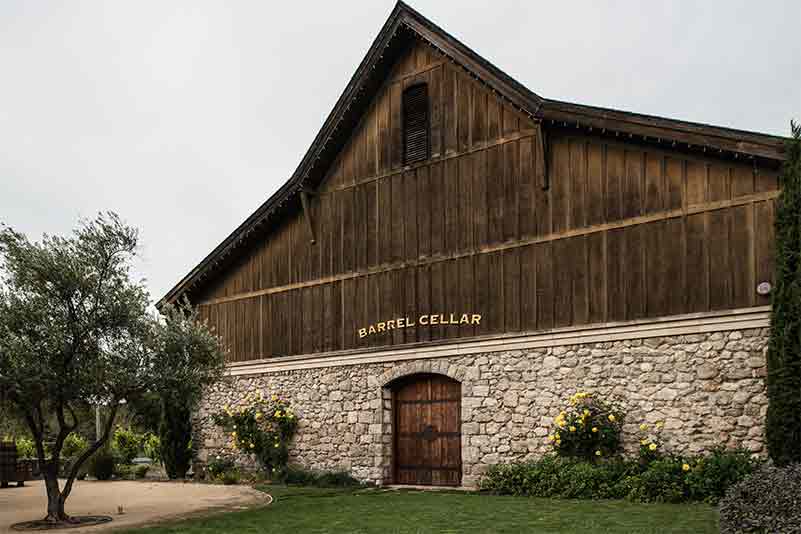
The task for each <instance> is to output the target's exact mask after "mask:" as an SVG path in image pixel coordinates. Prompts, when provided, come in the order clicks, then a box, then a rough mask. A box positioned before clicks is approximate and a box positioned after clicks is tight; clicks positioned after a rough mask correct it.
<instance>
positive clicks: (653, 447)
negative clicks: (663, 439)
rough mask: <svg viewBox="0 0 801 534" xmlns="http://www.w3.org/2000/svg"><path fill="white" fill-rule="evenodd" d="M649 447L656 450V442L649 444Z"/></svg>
mask: <svg viewBox="0 0 801 534" xmlns="http://www.w3.org/2000/svg"><path fill="white" fill-rule="evenodd" d="M648 448H649V449H650V450H652V451H655V450H656V443H651V444H650V445H648Z"/></svg>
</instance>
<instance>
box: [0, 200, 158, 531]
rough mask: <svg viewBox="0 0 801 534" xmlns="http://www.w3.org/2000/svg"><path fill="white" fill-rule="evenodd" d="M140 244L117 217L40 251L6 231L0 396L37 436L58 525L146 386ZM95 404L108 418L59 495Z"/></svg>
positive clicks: (0, 235) (42, 245)
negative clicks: (73, 438) (82, 424)
mask: <svg viewBox="0 0 801 534" xmlns="http://www.w3.org/2000/svg"><path fill="white" fill-rule="evenodd" d="M137 243H138V232H137V231H136V229H134V228H131V227H129V226H126V225H125V224H123V223H122V222H121V221H120V219H119V218H118V217H117V216H116V215H114V214H105V215H100V216H98V217H97V218H96V219H94V220H92V221H86V222H83V223H82V224H80V225H79V226H78V228H77V229H75V230H74V231H73V233H72V234H71V235H69V236H66V237H61V236H49V235H45V236H44V237H43V239H42V240H41V241H40V242H35V243H34V242H31V241H29V240H28V238H27V237H25V236H24V235H23V234H21V233H19V232H16V231H14V230H13V229H11V228H9V227H6V226H3V227H2V228H0V259H1V260H2V263H0V277H1V278H2V286H1V287H0V389H2V390H5V392H6V395H7V398H8V400H9V401H10V403H11V405H12V406H13V409H14V410H15V412H16V413H17V414H18V416H19V417H21V418H22V419H23V420H24V421H25V423H26V424H27V426H28V430H29V432H30V433H31V435H32V436H33V439H34V442H35V444H36V451H37V456H38V459H39V461H40V463H41V465H42V468H43V469H42V472H43V476H44V480H45V486H46V488H47V495H48V508H47V517H46V519H47V520H49V521H52V522H62V521H68V520H69V517H68V516H67V515H66V513H65V512H64V502H65V501H66V499H67V497H68V496H69V494H70V492H71V490H72V485H73V482H74V480H75V477H76V475H77V474H78V470H79V469H80V466H81V465H82V464H83V463H84V462H85V461H86V460H87V459H88V458H89V457H90V456H91V455H92V454H93V453H94V452H95V451H97V450H98V449H99V448H100V447H101V446H102V445H103V444H104V443H105V442H106V441H107V440H108V437H109V434H110V432H111V423H112V422H113V419H114V414H115V413H116V410H117V407H118V406H119V403H120V402H121V401H122V400H124V399H126V398H127V397H130V396H132V395H135V394H136V393H137V392H138V391H140V390H141V389H142V386H143V384H146V383H147V382H148V375H149V372H148V367H149V365H148V361H147V353H146V351H145V350H143V347H144V345H143V343H142V341H143V340H144V339H145V338H146V336H147V332H148V320H147V317H148V316H147V313H146V309H147V306H148V297H147V292H146V290H145V288H144V286H143V285H142V284H141V283H138V282H134V281H133V280H132V279H131V276H130V265H131V260H132V259H133V258H134V257H135V254H136V247H137ZM90 402H102V403H105V404H106V405H108V406H109V409H110V411H111V417H110V418H109V420H108V422H107V424H106V426H105V429H103V432H102V436H101V438H100V439H99V440H97V441H95V442H94V443H92V444H91V445H90V446H89V447H88V448H87V450H86V451H85V452H84V453H83V454H82V455H81V456H80V457H79V458H78V459H77V460H76V461H75V463H74V464H73V466H72V468H71V470H70V473H69V474H68V476H67V480H66V482H65V483H64V486H63V488H60V487H59V480H58V473H59V466H60V459H61V454H62V448H63V447H64V443H65V440H66V439H67V436H68V435H69V434H70V432H72V431H74V430H75V429H76V428H77V427H78V425H79V415H78V414H79V413H81V412H82V410H81V409H80V408H85V407H86V406H87V404H89V403H90ZM48 437H52V438H54V444H53V446H52V449H51V451H50V453H49V454H46V452H45V447H44V443H45V440H46V439H47V438H48Z"/></svg>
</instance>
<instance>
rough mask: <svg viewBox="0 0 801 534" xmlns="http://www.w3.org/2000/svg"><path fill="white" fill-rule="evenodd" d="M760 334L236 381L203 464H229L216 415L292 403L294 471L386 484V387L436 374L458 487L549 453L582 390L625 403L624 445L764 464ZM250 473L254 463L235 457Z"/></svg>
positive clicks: (220, 396) (206, 417)
mask: <svg viewBox="0 0 801 534" xmlns="http://www.w3.org/2000/svg"><path fill="white" fill-rule="evenodd" d="M767 344H768V330H767V329H753V330H735V331H725V332H714V333H706V334H698V335H683V336H675V337H660V338H647V339H635V340H628V341H616V342H609V343H588V344H583V345H572V346H555V347H550V348H543V349H531V350H526V351H511V352H510V351H506V352H492V353H484V354H471V355H467V356H455V357H446V358H438V359H425V360H410V361H403V362H397V363H375V364H360V365H349V366H341V367H326V368H316V369H303V370H293V371H280V372H276V373H267V374H260V375H250V376H238V377H232V378H229V379H228V380H227V381H226V382H223V383H220V384H218V385H216V386H214V387H212V388H211V389H210V390H209V391H208V392H207V394H206V396H205V398H204V401H203V403H202V405H201V406H200V408H199V410H198V412H197V414H196V420H195V431H196V436H195V441H194V442H195V443H197V444H198V449H199V450H198V455H199V460H200V461H206V460H207V459H208V458H210V457H213V456H216V455H218V454H224V455H226V456H230V455H231V454H232V450H231V449H230V447H229V445H230V443H229V440H228V439H227V438H226V436H224V434H223V432H222V431H221V429H220V428H219V427H217V426H216V425H215V424H214V423H213V421H212V418H211V415H212V414H213V413H215V412H218V411H220V410H222V409H223V407H224V406H225V405H229V406H231V407H236V406H238V405H240V404H242V403H244V402H245V398H246V397H247V396H248V395H249V394H251V393H257V392H259V391H261V392H263V393H264V394H265V395H272V394H276V395H279V396H280V397H282V398H285V399H288V400H289V401H290V402H291V404H292V405H293V406H294V409H295V412H296V414H297V415H298V417H299V428H298V433H297V435H296V437H295V439H294V441H293V444H292V448H291V462H292V463H295V464H298V465H302V466H304V467H306V468H311V469H318V470H340V469H344V470H347V471H350V472H351V474H353V476H355V477H357V478H359V479H361V480H364V481H366V482H369V483H374V484H382V483H386V482H389V481H390V473H391V466H392V458H391V455H392V424H391V421H392V417H391V408H392V405H391V393H390V390H389V388H388V385H389V384H390V382H391V381H392V380H394V379H396V378H399V377H402V376H406V375H412V374H415V373H439V374H443V375H447V376H449V377H451V378H454V379H456V380H458V381H460V382H461V384H462V414H461V417H462V429H461V430H462V471H463V472H462V483H463V484H464V485H466V486H472V485H475V484H476V483H477V482H478V480H479V479H480V477H481V474H482V473H483V472H484V470H485V469H486V468H487V467H488V466H490V465H492V464H497V463H499V462H509V461H514V460H523V459H528V458H534V457H538V456H541V455H543V454H545V453H546V452H548V450H549V444H548V441H547V436H548V434H549V431H550V429H551V428H552V424H553V418H554V417H555V416H556V415H557V414H558V413H559V411H560V410H561V409H562V407H563V406H564V404H565V402H566V399H567V398H568V397H569V396H570V395H572V394H573V393H575V392H577V391H589V392H592V393H594V394H597V395H600V396H603V397H611V396H615V397H617V398H619V399H621V400H622V401H623V402H624V404H625V406H626V409H627V419H626V425H625V428H624V442H625V446H626V449H627V450H628V451H633V450H635V449H636V447H637V445H638V442H637V430H638V425H639V424H640V423H642V422H647V423H655V422H657V421H664V423H665V428H664V431H663V439H664V441H665V443H666V446H667V447H668V448H669V449H671V450H673V451H675V452H679V453H692V454H695V453H701V452H704V451H708V450H709V449H711V448H712V447H714V446H716V445H723V446H726V447H737V446H743V447H746V448H748V449H749V450H751V451H753V452H754V453H756V454H764V452H765V448H764V447H765V446H764V441H765V438H764V424H763V421H764V415H765V412H766V410H767V397H766V395H765V384H764V377H765V372H766V369H765V355H766V350H767ZM237 459H238V461H239V462H240V463H241V464H243V465H245V466H252V465H253V458H250V457H246V456H241V455H240V456H238V458H237Z"/></svg>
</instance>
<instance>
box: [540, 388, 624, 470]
mask: <svg viewBox="0 0 801 534" xmlns="http://www.w3.org/2000/svg"><path fill="white" fill-rule="evenodd" d="M624 419H625V414H624V412H623V411H622V409H621V408H620V406H618V404H617V403H614V402H608V401H605V400H602V399H600V398H598V397H596V396H593V395H592V394H590V393H586V392H578V393H576V394H575V395H573V396H572V397H570V399H569V402H568V405H567V406H566V407H565V409H564V410H562V411H561V412H560V413H559V415H557V416H556V418H555V419H554V427H553V429H552V430H551V434H550V435H549V436H548V439H549V440H550V442H551V444H552V447H553V450H554V452H556V454H558V455H559V456H565V457H570V458H582V459H584V460H586V461H591V462H594V461H598V460H602V459H604V458H609V457H610V456H614V455H615V454H617V453H618V452H619V451H620V433H621V430H622V428H623V421H624Z"/></svg>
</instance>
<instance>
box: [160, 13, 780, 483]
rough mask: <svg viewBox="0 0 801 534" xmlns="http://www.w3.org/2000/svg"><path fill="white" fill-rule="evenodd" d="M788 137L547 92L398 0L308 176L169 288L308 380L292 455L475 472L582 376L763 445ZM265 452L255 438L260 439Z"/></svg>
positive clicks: (311, 156)
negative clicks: (781, 173)
mask: <svg viewBox="0 0 801 534" xmlns="http://www.w3.org/2000/svg"><path fill="white" fill-rule="evenodd" d="M783 150H784V149H783V139H782V138H779V137H774V136H769V135H763V134H759V133H752V132H745V131H740V130H733V129H729V128H722V127H716V126H709V125H704V124H696V123H690V122H685V121H679V120H672V119H666V118H661V117H654V116H648V115H641V114H636V113H629V112H624V111H618V110H612V109H603V108H597V107H592V106H587V105H581V104H573V103H567V102H562V101H558V100H551V99H548V98H544V97H541V96H539V95H537V94H536V93H534V92H532V91H530V90H529V89H527V88H526V87H523V86H522V85H521V84H519V83H518V82H516V81H515V80H514V79H512V78H510V77H509V76H508V75H506V74H505V73H504V72H502V71H501V70H500V69H498V68H497V67H495V66H494V65H492V64H490V63H489V62H488V61H486V60H485V59H483V58H482V57H481V56H479V55H478V54H476V53H475V52H473V51H472V50H471V49H469V48H468V47H467V46H465V45H464V44H462V43H461V42H459V41H458V40H457V39H455V38H454V37H453V36H451V35H449V34H448V33H447V32H445V31H444V30H442V29H441V28H439V27H438V26H436V25H435V24H434V23H432V22H431V21H430V20H428V19H426V18H425V17H423V16H422V15H421V14H419V13H418V12H416V11H415V10H413V9H412V8H410V7H409V6H407V5H405V4H403V3H400V2H399V3H398V4H397V5H396V7H395V8H394V10H393V11H392V13H391V15H390V16H389V18H388V20H387V21H386V23H385V24H384V26H383V28H382V29H381V31H380V33H379V34H378V36H377V38H376V39H375V42H374V43H373V45H372V46H371V47H370V49H369V51H368V52H367V55H366V56H365V58H364V60H363V61H362V63H361V64H360V65H359V67H358V69H357V71H356V72H355V74H354V75H353V77H352V79H351V80H350V82H349V83H348V85H347V87H346V88H345V90H344V92H343V93H342V96H341V97H340V98H339V100H338V102H337V104H336V106H335V107H334V109H333V110H332V111H331V113H330V115H329V116H328V118H327V119H326V121H325V123H324V124H323V126H322V128H321V130H320V131H319V133H318V134H317V136H316V137H315V139H314V142H313V143H312V145H311V147H310V148H309V150H308V152H307V153H306V155H305V156H304V157H303V159H302V161H301V162H300V164H299V165H298V168H297V170H296V171H295V173H294V174H293V175H292V177H291V178H290V179H289V180H288V181H287V182H286V183H285V184H284V185H283V186H282V187H281V188H280V189H279V190H278V191H277V192H276V193H275V194H274V195H272V196H271V197H270V198H269V199H267V201H266V202H264V204H263V205H262V206H261V207H259V208H258V209H257V210H256V212H255V213H253V214H252V215H251V216H250V217H248V218H247V220H245V221H244V222H243V223H242V224H241V225H240V226H239V227H238V228H236V229H235V230H234V231H233V232H232V233H231V234H230V236H229V237H228V238H226V239H225V240H224V241H223V242H222V243H221V244H220V245H219V246H218V247H217V248H215V249H214V250H213V251H212V252H211V253H210V254H209V255H208V256H207V257H206V258H205V259H204V260H203V261H202V262H200V264H199V265H198V266H197V267H196V268H194V269H193V270H192V271H191V272H190V273H189V274H188V275H186V276H185V277H184V278H183V279H182V280H181V281H180V282H179V283H178V284H177V285H176V286H175V287H174V288H173V289H172V290H171V291H170V292H169V293H168V294H167V295H166V296H165V297H164V298H163V299H162V300H161V302H160V304H164V303H165V302H174V301H176V300H177V299H179V298H183V297H187V298H188V299H189V300H190V301H191V302H192V303H193V304H195V305H196V306H198V307H199V309H200V310H201V313H202V315H203V317H204V318H206V319H207V320H208V321H209V323H210V324H211V325H212V326H213V327H214V328H216V331H217V332H218V333H219V334H220V335H221V336H222V337H223V339H224V340H225V342H226V344H227V346H228V347H229V348H230V364H229V372H230V375H231V376H232V382H231V383H229V384H222V385H219V386H217V387H215V388H213V389H211V390H210V391H209V392H208V394H207V396H206V397H205V400H204V402H203V405H202V406H201V408H200V409H199V411H198V413H197V415H196V425H195V428H196V438H195V440H194V442H195V444H196V446H197V448H198V453H199V456H200V458H201V459H204V458H206V457H207V456H208V455H210V454H216V451H218V450H219V449H220V448H221V447H222V446H223V445H224V443H225V440H224V439H223V437H222V435H221V430H220V429H219V428H217V427H215V425H214V424H213V423H212V422H211V420H210V414H211V413H213V412H216V411H219V410H220V409H221V407H222V406H223V405H226V404H231V405H236V403H237V402H240V401H242V400H243V399H244V397H245V396H246V395H247V394H249V393H250V392H255V391H262V392H264V393H270V394H272V393H275V394H279V395H282V396H284V397H286V398H287V399H289V400H290V401H291V402H292V403H293V405H294V406H295V407H296V410H297V412H298V414H299V416H300V417H299V420H300V427H299V431H298V434H297V436H296V437H295V440H294V443H293V446H292V452H291V454H292V459H293V461H294V462H297V463H299V464H302V465H305V466H307V467H310V468H317V469H347V470H349V471H350V472H351V473H352V474H353V475H354V476H356V477H358V478H360V479H362V480H365V481H370V482H372V483H376V484H387V483H396V484H433V485H474V484H475V483H476V482H477V480H478V478H479V477H480V475H481V473H482V472H483V470H484V469H485V468H486V466H488V465H491V464H494V463H497V462H503V461H510V460H514V459H523V458H527V457H532V456H537V455H541V454H543V453H544V452H546V451H547V450H548V448H549V445H548V443H547V441H546V436H547V435H548V432H549V428H550V427H551V424H552V421H553V417H554V416H555V415H556V414H557V413H558V412H559V410H560V407H561V406H562V405H563V402H564V400H565V399H566V398H567V397H568V396H569V395H571V394H573V393H575V392H576V391H579V390H585V391H593V392H597V393H599V394H603V395H613V394H614V395H618V396H620V397H621V398H623V399H625V402H626V405H627V410H628V413H629V418H630V421H631V423H630V425H629V426H627V428H626V430H627V433H626V436H627V440H629V442H630V444H631V443H635V442H634V441H633V440H634V436H633V433H634V430H635V429H634V428H633V427H634V426H635V425H636V424H637V423H638V422H640V421H647V422H652V423H653V422H655V421H664V422H665V425H666V426H665V432H666V434H665V439H666V440H667V441H668V442H670V443H671V445H672V446H673V448H674V449H675V450H677V451H679V452H687V453H692V452H701V451H704V450H708V449H709V448H711V447H712V446H715V445H718V444H721V445H726V446H739V445H742V446H745V447H748V448H749V449H751V450H752V451H754V452H755V453H762V452H764V427H763V415H764V413H765V410H766V403H767V400H766V396H765V385H764V376H765V350H766V345H767V336H768V326H769V299H770V297H769V293H770V283H771V279H772V276H773V274H772V273H773V258H772V253H773V252H772V247H773V243H772V241H773V220H774V213H775V202H776V198H777V196H778V193H779V191H778V185H777V175H778V170H779V168H780V165H781V162H782V159H783V158H784V154H783ZM243 461H246V458H243Z"/></svg>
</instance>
